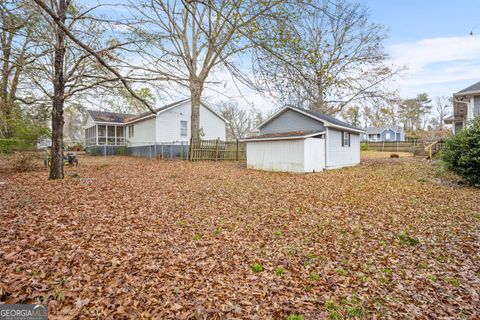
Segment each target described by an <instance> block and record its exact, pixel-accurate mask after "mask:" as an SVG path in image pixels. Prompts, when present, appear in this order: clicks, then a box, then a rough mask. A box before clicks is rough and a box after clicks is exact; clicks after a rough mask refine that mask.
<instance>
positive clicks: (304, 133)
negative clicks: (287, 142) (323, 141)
mask: <svg viewBox="0 0 480 320" xmlns="http://www.w3.org/2000/svg"><path fill="white" fill-rule="evenodd" d="M324 132H325V131H324V130H320V131H319V130H309V131H288V132H275V133H266V134H261V135H258V136H252V137H248V138H243V139H242V140H246V141H248V140H257V139H259V140H260V139H275V138H302V137H307V136H313V135H317V134H322V133H324Z"/></svg>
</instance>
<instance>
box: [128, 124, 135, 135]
mask: <svg viewBox="0 0 480 320" xmlns="http://www.w3.org/2000/svg"><path fill="white" fill-rule="evenodd" d="M133 128H134V126H133V124H131V125H129V126H128V137H129V138H133V136H134V135H135V132H134V130H133Z"/></svg>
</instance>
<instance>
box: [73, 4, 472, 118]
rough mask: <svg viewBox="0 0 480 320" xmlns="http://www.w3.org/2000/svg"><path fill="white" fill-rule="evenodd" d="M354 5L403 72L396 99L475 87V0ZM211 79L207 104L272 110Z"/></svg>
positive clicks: (237, 87)
mask: <svg viewBox="0 0 480 320" xmlns="http://www.w3.org/2000/svg"><path fill="white" fill-rule="evenodd" d="M98 1H100V2H108V3H119V2H124V1H125V0H116V1H115V2H111V1H106V0H83V1H82V2H83V3H87V4H92V3H97V2H98ZM352 1H355V0H352ZM357 1H361V2H362V1H363V3H364V4H365V5H366V6H367V8H368V9H369V12H370V15H371V19H370V21H371V22H374V23H379V24H382V25H384V26H385V27H386V28H387V29H388V35H389V38H388V39H387V41H386V42H385V47H386V50H387V52H389V54H390V56H391V61H390V63H391V64H394V65H398V66H406V67H407V68H408V69H407V71H406V72H404V74H403V75H402V77H400V78H398V79H397V80H396V81H393V82H391V83H389V84H388V87H390V88H391V89H392V90H398V92H399V94H400V96H401V97H402V98H409V97H414V96H415V95H417V94H419V93H422V92H426V93H427V94H429V96H430V97H431V98H434V97H436V96H442V95H443V96H451V94H452V93H453V92H457V91H459V90H461V89H463V88H465V87H467V86H469V85H471V84H473V83H475V82H478V81H480V19H479V18H478V13H479V12H480V0H357ZM122 13H123V12H122V11H121V10H120V8H119V7H114V9H113V10H112V9H111V10H110V11H108V12H107V13H106V14H107V15H112V14H117V15H121V14H122ZM470 32H473V36H472V35H470ZM212 78H214V80H216V81H221V82H222V83H225V85H224V86H223V85H222V88H219V90H217V91H207V92H205V94H206V95H207V98H209V99H214V100H222V99H223V100H225V99H232V98H233V99H238V102H239V104H240V105H244V104H245V103H246V104H254V105H255V106H256V107H259V108H260V109H269V108H271V107H273V105H274V103H273V100H271V99H269V98H268V97H267V96H265V95H262V94H260V93H257V92H254V91H252V90H249V89H248V88H246V87H245V86H243V85H241V84H239V83H235V81H234V80H233V79H232V78H231V76H229V74H228V72H225V71H224V72H222V71H220V72H218V73H216V74H215V75H213V76H212ZM239 91H240V92H241V94H240V92H239ZM222 92H223V93H224V94H225V96H222V95H221V93H222ZM219 93H220V94H219Z"/></svg>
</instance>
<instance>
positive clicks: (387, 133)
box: [362, 126, 405, 142]
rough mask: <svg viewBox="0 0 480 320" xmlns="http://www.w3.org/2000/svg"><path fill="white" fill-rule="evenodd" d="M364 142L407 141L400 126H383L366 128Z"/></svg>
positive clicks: (363, 135) (363, 136)
mask: <svg viewBox="0 0 480 320" xmlns="http://www.w3.org/2000/svg"><path fill="white" fill-rule="evenodd" d="M365 131H366V133H364V134H362V141H372V142H374V141H405V132H404V131H403V127H400V126H383V127H368V128H365Z"/></svg>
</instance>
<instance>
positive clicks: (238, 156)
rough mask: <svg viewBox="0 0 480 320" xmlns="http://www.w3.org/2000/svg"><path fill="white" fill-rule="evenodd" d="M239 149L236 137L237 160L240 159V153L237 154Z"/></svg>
mask: <svg viewBox="0 0 480 320" xmlns="http://www.w3.org/2000/svg"><path fill="white" fill-rule="evenodd" d="M238 152H239V149H238V139H237V161H238V160H239V159H240V155H239V154H238Z"/></svg>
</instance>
